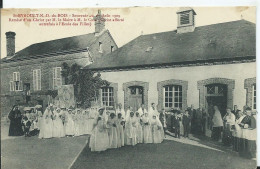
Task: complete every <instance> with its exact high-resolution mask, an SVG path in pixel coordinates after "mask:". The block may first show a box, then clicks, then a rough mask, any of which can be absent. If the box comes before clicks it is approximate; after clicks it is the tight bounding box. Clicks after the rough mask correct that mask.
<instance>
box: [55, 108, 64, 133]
mask: <svg viewBox="0 0 260 169" xmlns="http://www.w3.org/2000/svg"><path fill="white" fill-rule="evenodd" d="M52 136H53V137H64V136H65V132H64V127H63V124H62V119H61V110H60V109H59V108H58V109H57V110H56V111H54V115H53V132H52Z"/></svg>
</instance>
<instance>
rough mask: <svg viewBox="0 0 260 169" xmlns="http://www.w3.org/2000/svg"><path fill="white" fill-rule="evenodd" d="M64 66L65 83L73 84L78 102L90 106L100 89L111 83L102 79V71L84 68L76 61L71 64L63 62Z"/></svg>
mask: <svg viewBox="0 0 260 169" xmlns="http://www.w3.org/2000/svg"><path fill="white" fill-rule="evenodd" d="M62 66H63V68H62V77H63V78H64V80H65V84H66V85H67V84H73V86H74V94H75V97H76V102H77V103H79V104H81V105H83V104H84V105H85V106H86V107H90V106H91V101H93V100H97V98H98V96H99V89H100V88H101V87H103V86H108V85H109V83H108V82H107V81H106V80H102V79H101V74H100V73H95V72H93V71H91V70H85V69H82V68H81V66H79V65H78V64H76V63H75V64H73V65H71V66H69V65H68V64H67V63H63V64H62Z"/></svg>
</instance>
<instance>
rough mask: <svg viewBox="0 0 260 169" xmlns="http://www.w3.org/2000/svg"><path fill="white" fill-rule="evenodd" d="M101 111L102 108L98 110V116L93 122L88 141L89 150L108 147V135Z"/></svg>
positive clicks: (103, 149)
mask: <svg viewBox="0 0 260 169" xmlns="http://www.w3.org/2000/svg"><path fill="white" fill-rule="evenodd" d="M103 112H104V109H100V110H99V116H98V117H97V119H96V122H95V123H94V129H93V130H92V133H91V136H90V142H89V147H90V149H91V151H98V152H100V151H105V150H106V149H108V148H109V137H108V133H107V129H106V122H105V119H104V116H103Z"/></svg>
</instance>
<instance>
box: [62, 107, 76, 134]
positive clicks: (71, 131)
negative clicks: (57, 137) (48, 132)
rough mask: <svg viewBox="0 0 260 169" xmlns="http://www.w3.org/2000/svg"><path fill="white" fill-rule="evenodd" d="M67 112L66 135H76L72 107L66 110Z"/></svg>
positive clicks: (65, 112)
mask: <svg viewBox="0 0 260 169" xmlns="http://www.w3.org/2000/svg"><path fill="white" fill-rule="evenodd" d="M64 114H65V123H64V128H65V135H66V136H74V134H75V133H74V121H73V119H72V108H71V107H70V108H69V109H68V111H66V110H65V111H64Z"/></svg>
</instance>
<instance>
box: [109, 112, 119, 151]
mask: <svg viewBox="0 0 260 169" xmlns="http://www.w3.org/2000/svg"><path fill="white" fill-rule="evenodd" d="M115 116H116V115H115V113H111V114H110V118H109V119H108V121H107V124H108V127H109V129H108V130H109V132H108V133H109V134H108V136H109V146H110V148H117V141H118V139H117V128H116V118H115Z"/></svg>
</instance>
